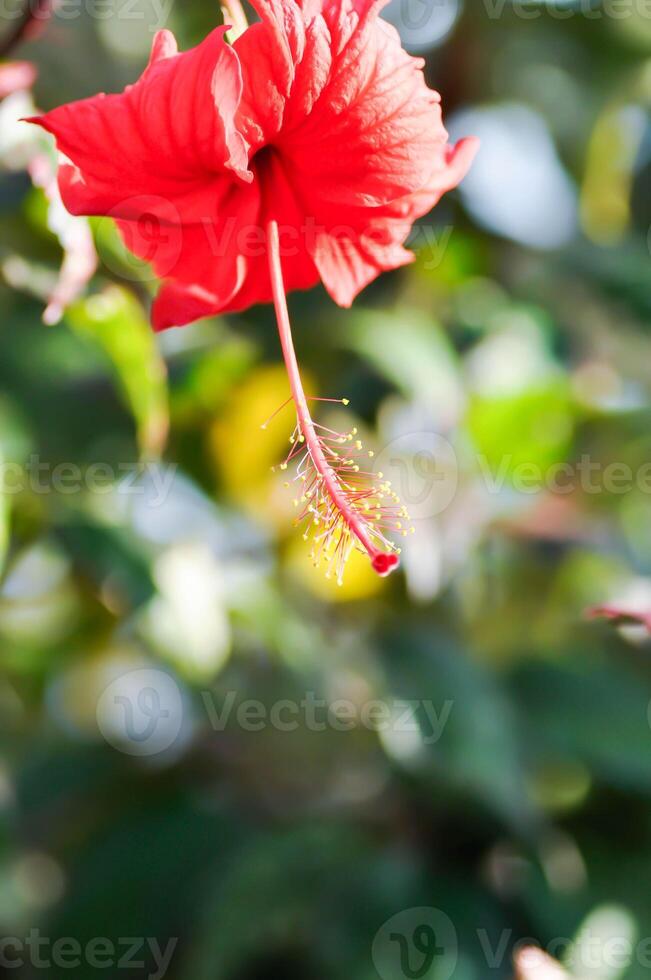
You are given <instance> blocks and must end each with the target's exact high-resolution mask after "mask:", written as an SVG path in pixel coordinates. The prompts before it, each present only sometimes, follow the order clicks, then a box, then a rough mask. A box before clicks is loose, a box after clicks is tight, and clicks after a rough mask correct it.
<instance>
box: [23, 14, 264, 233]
mask: <svg viewBox="0 0 651 980" xmlns="http://www.w3.org/2000/svg"><path fill="white" fill-rule="evenodd" d="M224 30H225V29H224V28H219V29H218V30H216V31H213V32H212V33H211V34H210V35H209V36H208V37H207V38H206V40H205V41H204V42H203V43H202V44H200V45H199V46H198V47H196V48H194V49H193V50H191V51H187V52H185V53H184V54H176V42H175V41H174V38H173V36H172V35H171V34H170V33H169V32H167V31H163V32H161V33H160V34H158V35H157V36H156V38H155V39H154V44H153V49H152V57H151V61H150V64H149V66H148V68H147V69H146V71H145V72H144V74H143V75H142V77H141V78H140V80H139V81H138V82H137V83H136V84H135V85H132V86H130V87H128V88H127V89H126V90H125V91H124V92H123V93H122V94H121V95H99V96H96V97H94V98H91V99H85V100H83V101H81V102H73V103H72V104H70V105H65V106H62V107H61V108H59V109H55V110H53V111H52V112H49V113H48V114H47V115H45V116H42V117H40V118H35V119H32V120H30V121H31V122H35V123H37V124H38V125H40V126H42V127H43V128H44V129H47V130H48V131H49V132H51V133H53V134H54V135H55V137H56V139H57V143H58V146H59V149H60V150H61V151H62V152H63V153H64V154H65V155H66V156H67V157H69V158H70V159H71V160H72V164H73V165H72V166H70V165H66V166H64V167H62V168H61V175H60V184H61V193H62V197H63V199H64V203H65V205H66V207H67V208H68V209H69V210H70V211H72V213H73V214H108V213H110V214H111V215H112V216H114V217H118V218H125V219H128V220H135V219H137V218H138V217H139V216H140V214H141V212H140V211H139V205H138V202H137V200H136V202H135V204H134V202H133V200H132V199H134V198H136V199H137V198H139V197H141V196H142V195H149V196H151V195H157V196H159V197H160V198H161V207H162V208H163V209H164V202H166V203H168V204H169V203H173V204H174V206H175V207H176V208H177V210H178V211H179V213H180V214H181V215H182V219H183V220H184V221H186V222H187V221H200V220H202V218H204V217H205V216H206V211H207V201H209V199H210V190H211V188H210V186H209V182H210V181H213V180H214V179H215V175H216V174H218V173H219V171H220V170H222V168H227V169H229V170H230V171H232V172H233V173H234V174H236V175H237V176H238V177H241V178H244V179H247V180H249V179H251V175H250V174H249V173H248V170H247V167H248V162H247V157H248V151H247V147H246V145H245V143H244V140H243V139H242V137H241V135H240V134H239V133H238V132H237V130H236V129H235V124H234V117H235V112H236V110H237V106H238V104H239V100H240V96H241V90H242V81H241V74H240V68H239V63H238V60H237V55H236V54H235V53H234V51H233V50H232V48H231V47H229V45H227V44H226V43H225V41H224V38H223V35H224Z"/></svg>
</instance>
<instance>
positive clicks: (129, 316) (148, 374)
mask: <svg viewBox="0 0 651 980" xmlns="http://www.w3.org/2000/svg"><path fill="white" fill-rule="evenodd" d="M66 319H67V322H68V323H69V324H70V326H71V327H72V329H73V330H74V331H75V332H76V333H77V334H79V335H80V336H83V337H87V338H89V339H90V340H92V341H94V342H95V343H97V344H99V345H100V347H101V348H102V349H103V350H104V352H105V354H106V355H107V356H108V358H109V359H110V361H111V363H112V365H113V368H114V370H115V372H116V374H117V376H118V380H119V384H120V387H121V389H122V392H123V395H124V398H125V401H126V403H127V405H128V407H129V409H130V411H131V413H132V415H133V417H134V419H135V422H136V428H137V436H138V444H139V446H140V451H141V453H142V454H143V455H144V456H154V457H155V456H158V455H160V453H161V451H162V449H163V447H164V445H165V441H166V438H167V432H168V428H169V407H168V391H167V377H166V369H165V364H164V361H163V359H162V357H161V355H160V353H159V351H158V348H157V346H156V340H155V336H154V334H153V333H152V330H151V327H150V326H149V323H148V321H147V319H146V317H145V315H144V313H143V310H142V307H141V306H140V304H139V303H138V302H137V301H136V300H135V299H134V298H133V297H132V296H131V295H130V294H129V293H128V292H127V291H126V290H124V289H120V288H119V287H117V286H111V287H110V288H108V289H106V290H105V291H104V292H102V293H100V294H96V295H94V296H91V297H89V298H88V299H85V300H83V301H82V302H79V303H76V304H75V305H74V306H72V307H71V308H70V309H69V310H68V312H67V315H66Z"/></svg>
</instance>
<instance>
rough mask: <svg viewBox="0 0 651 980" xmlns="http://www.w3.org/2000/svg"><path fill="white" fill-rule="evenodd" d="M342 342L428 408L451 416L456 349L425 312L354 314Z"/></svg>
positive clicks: (456, 372) (456, 376)
mask: <svg viewBox="0 0 651 980" xmlns="http://www.w3.org/2000/svg"><path fill="white" fill-rule="evenodd" d="M351 320H352V322H350V321H351ZM341 342H342V343H344V344H346V346H349V347H350V348H352V349H353V350H354V351H356V352H357V353H358V354H361V355H362V356H363V357H365V358H366V359H367V360H368V361H369V362H370V363H371V364H372V365H373V366H374V367H375V368H376V369H377V370H378V371H379V372H380V374H382V376H383V377H385V378H387V379H388V380H389V381H391V382H392V384H394V385H396V387H398V388H399V389H400V390H401V391H402V392H403V394H405V395H406V396H407V397H409V398H415V399H416V400H417V401H419V402H421V403H422V404H423V405H424V406H426V407H428V408H429V407H432V408H436V409H437V410H439V411H441V410H442V409H444V408H447V410H448V411H449V410H450V408H451V407H452V406H454V405H455V404H457V403H458V402H459V399H460V397H461V393H460V381H459V368H458V362H457V358H456V355H455V353H454V350H453V348H452V346H451V345H450V342H449V340H448V339H447V337H446V336H445V334H444V333H443V331H442V330H441V328H440V326H439V325H438V324H437V323H436V322H435V321H433V320H430V319H428V318H427V317H425V316H424V315H423V314H422V313H420V312H418V311H416V310H409V309H399V310H396V311H392V312H391V313H384V312H380V311H377V312H372V313H371V312H364V311H362V312H357V313H354V314H353V315H352V316H351V317H350V318H349V320H347V322H346V323H345V325H344V326H343V328H342V332H341Z"/></svg>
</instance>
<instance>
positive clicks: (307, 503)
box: [267, 221, 413, 584]
mask: <svg viewBox="0 0 651 980" xmlns="http://www.w3.org/2000/svg"><path fill="white" fill-rule="evenodd" d="M267 246H268V256H269V273H270V276H271V286H272V292H273V301H274V308H275V311H276V320H277V324H278V334H279V337H280V345H281V348H282V352H283V358H284V361H285V367H286V369H287V375H288V378H289V386H290V391H291V398H290V399H288V401H292V402H293V403H294V407H295V409H296V427H295V429H294V432H293V433H292V436H291V437H290V444H291V449H290V451H289V454H288V456H287V458H286V460H285V461H284V462H283V463H281V467H280V468H281V469H282V470H287V469H288V467H289V464H290V463H291V462H296V463H297V468H296V476H295V478H294V479H295V482H296V483H297V484H298V485H299V495H298V496H297V498H296V499H295V500H294V505H295V506H296V507H297V508H298V509H299V510H300V514H299V516H298V517H297V519H296V524H305V525H306V529H305V531H304V534H303V538H304V539H305V540H306V541H307V540H309V539H310V536H311V537H312V541H313V550H312V558H313V560H314V562H315V564H317V565H318V564H320V563H322V562H325V563H326V565H327V571H326V575H327V576H328V577H331V576H333V575H334V576H335V577H336V579H337V581H338V582H339V584H342V581H343V572H344V567H345V565H346V562H347V560H348V558H349V557H350V554H351V552H352V550H353V548H357V549H358V550H360V551H362V552H365V553H366V554H367V555H368V557H369V559H370V561H371V564H372V566H373V568H374V570H375V571H376V572H377V573H378V574H379V575H381V576H386V575H389V574H390V573H391V572H392V571H393V570H394V569H395V568H397V567H398V564H399V558H398V555H399V549H397V548H396V547H395V546H394V545H393V544H392V543H391V542H390V541H389V540H388V539H387V537H386V536H385V533H391V532H394V533H399V534H403V535H406V534H408V533H410V531H412V530H413V529H412V528H411V527H410V526H409V524H408V521H409V515H408V514H407V511H406V509H405V508H404V507H402V506H401V504H400V501H399V499H398V497H397V495H396V494H395V493H394V492H393V490H392V489H391V486H390V483H389V482H388V481H384V482H383V476H382V474H381V473H378V474H375V473H372V472H370V471H368V470H365V469H363V468H362V467H363V466H364V465H365V464H364V463H363V462H362V461H363V460H364V459H365V460H367V461H368V459H369V458H372V456H373V453H372V452H364V451H363V446H362V443H361V441H360V440H359V439H357V438H356V435H357V431H356V430H355V429H353V430H352V431H351V432H346V433H344V432H337V431H335V430H333V429H328V428H326V427H325V426H322V425H320V424H319V423H317V422H315V421H314V419H313V418H312V415H311V412H310V408H309V400H308V398H307V396H306V394H305V391H304V389H303V382H302V380H301V374H300V369H299V366H298V361H297V358H296V351H295V350H294V342H293V340H292V332H291V324H290V320H289V312H288V309H287V300H286V297H285V287H284V282H283V274H282V262H281V255H280V241H279V234H278V225H277V223H276V221H270V222H269V223H268V225H267ZM324 400H326V401H335V399H324ZM340 403H343V404H348V402H347V400H346V399H342V400H341V401H340ZM285 404H287V402H286V403H285ZM283 407H284V405H283V406H281V408H283ZM279 411H280V409H279ZM288 485H289V484H288Z"/></svg>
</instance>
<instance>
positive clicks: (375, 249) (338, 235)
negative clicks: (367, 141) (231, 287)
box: [313, 138, 479, 306]
mask: <svg viewBox="0 0 651 980" xmlns="http://www.w3.org/2000/svg"><path fill="white" fill-rule="evenodd" d="M478 147H479V141H478V140H476V139H473V138H469V139H466V140H460V141H459V143H457V144H456V146H453V147H450V146H447V147H445V149H444V151H443V152H442V153H440V154H438V156H439V159H438V161H437V164H436V166H435V169H434V171H433V173H432V174H431V176H430V178H429V180H428V182H427V185H426V186H425V187H423V188H422V189H421V190H418V191H416V192H415V193H413V194H408V195H405V197H402V198H398V200H396V201H393V202H391V203H390V204H387V205H385V206H384V207H381V208H353V209H347V211H346V223H345V224H343V223H342V224H341V225H339V226H338V227H337V228H332V229H329V230H324V231H322V232H321V234H320V235H319V236H317V238H316V241H315V246H314V251H313V254H314V261H315V263H316V266H317V268H318V270H319V274H320V276H321V279H322V281H323V284H324V286H325V287H326V289H327V290H328V292H329V293H330V295H331V296H332V298H333V299H334V300H335V302H336V303H338V304H339V305H340V306H350V305H351V303H352V302H353V300H354V299H355V297H356V296H357V294H358V293H359V292H360V291H361V290H362V289H363V288H364V287H365V286H367V285H368V284H369V283H370V282H372V281H373V280H374V279H375V278H376V277H377V276H378V275H380V273H381V272H386V271H388V270H390V269H397V268H399V267H400V266H403V265H408V264H409V263H410V262H413V261H414V258H415V256H414V255H413V253H412V252H408V251H407V250H406V249H405V248H403V245H404V242H405V241H406V240H407V237H408V236H409V233H410V231H411V228H412V226H413V223H414V221H416V219H417V218H421V217H422V216H423V215H425V214H428V213H429V212H430V211H431V210H432V208H433V207H434V206H435V205H436V204H437V203H438V201H439V200H440V198H441V197H442V195H443V194H445V193H446V192H447V191H449V190H452V188H454V187H456V186H457V185H458V184H459V182H460V181H461V180H462V179H463V178H464V177H465V175H466V173H467V172H468V169H469V167H470V165H471V163H472V161H473V159H474V156H475V153H476V152H477V149H478ZM342 217H343V215H342Z"/></svg>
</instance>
